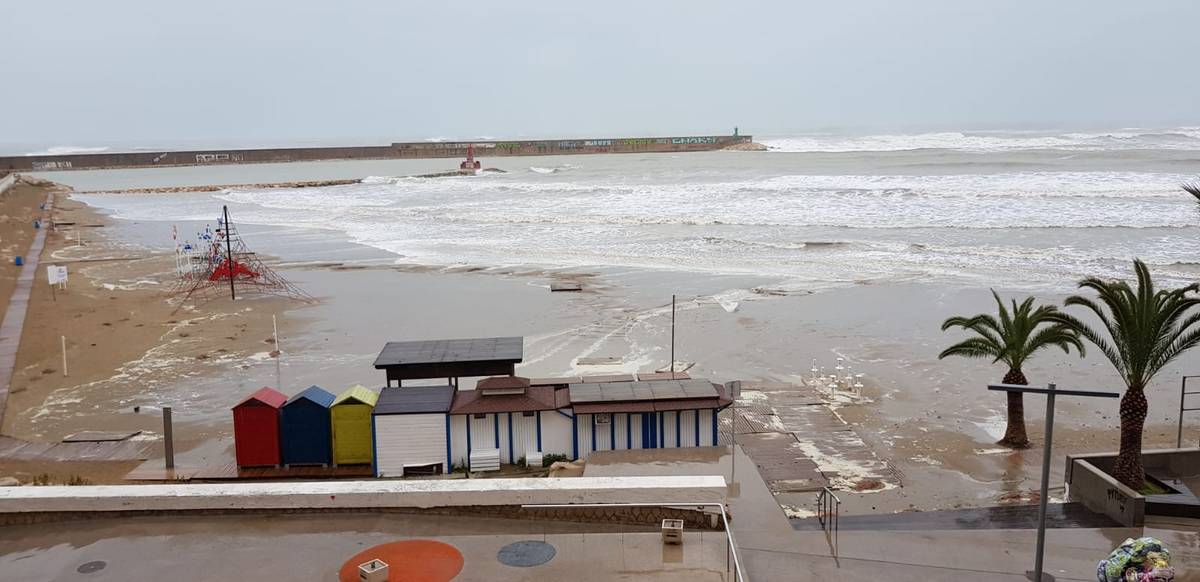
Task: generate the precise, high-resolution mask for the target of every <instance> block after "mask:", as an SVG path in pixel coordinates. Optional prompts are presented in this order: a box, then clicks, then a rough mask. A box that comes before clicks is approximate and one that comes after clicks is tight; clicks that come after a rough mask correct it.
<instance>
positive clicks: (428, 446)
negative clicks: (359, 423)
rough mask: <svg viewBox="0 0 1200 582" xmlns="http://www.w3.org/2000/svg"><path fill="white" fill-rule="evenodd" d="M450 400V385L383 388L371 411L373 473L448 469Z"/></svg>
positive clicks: (402, 473) (388, 474)
mask: <svg viewBox="0 0 1200 582" xmlns="http://www.w3.org/2000/svg"><path fill="white" fill-rule="evenodd" d="M453 399H454V387H453V386H406V387H404V388H400V387H388V388H384V389H383V391H382V392H380V394H379V400H378V402H376V403H375V409H374V411H373V412H372V414H371V432H372V433H373V434H374V435H375V445H374V447H375V451H374V453H375V454H374V457H375V476H376V477H400V476H403V475H404V474H405V473H414V472H420V473H427V472H436V473H446V472H449V471H450V470H451V469H452V465H451V458H450V448H449V438H450V417H449V415H448V414H447V413H448V412H449V411H450V403H451V402H452V401H453Z"/></svg>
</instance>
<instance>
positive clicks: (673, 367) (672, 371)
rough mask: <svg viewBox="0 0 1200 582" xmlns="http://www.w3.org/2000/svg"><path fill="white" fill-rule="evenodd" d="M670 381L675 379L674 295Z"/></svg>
mask: <svg viewBox="0 0 1200 582" xmlns="http://www.w3.org/2000/svg"><path fill="white" fill-rule="evenodd" d="M671 379H672V380H674V379H675V295H674V294H671Z"/></svg>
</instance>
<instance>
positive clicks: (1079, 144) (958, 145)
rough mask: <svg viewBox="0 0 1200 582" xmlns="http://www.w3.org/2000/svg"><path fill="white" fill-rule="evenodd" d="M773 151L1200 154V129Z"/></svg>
mask: <svg viewBox="0 0 1200 582" xmlns="http://www.w3.org/2000/svg"><path fill="white" fill-rule="evenodd" d="M762 143H763V144H764V145H766V146H767V147H768V148H769V149H770V150H771V151H777V152H814V153H815V152H826V153H845V152H894V151H914V150H957V151H966V152H1006V151H1017V150H1073V151H1103V150H1130V149H1151V150H1154V149H1166V150H1200V128H1196V127H1180V128H1171V129H1164V130H1120V131H1111V132H1096V133H1081V132H1074V133H1059V134H1054V133H1046V132H974V133H972V132H935V133H918V134H881V135H865V136H840V135H832V134H814V135H804V136H795V137H786V138H779V139H767V140H763V142H762Z"/></svg>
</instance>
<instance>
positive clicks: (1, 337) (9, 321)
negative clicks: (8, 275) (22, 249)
mask: <svg viewBox="0 0 1200 582" xmlns="http://www.w3.org/2000/svg"><path fill="white" fill-rule="evenodd" d="M52 200H53V194H47V195H46V208H45V210H44V212H43V213H42V216H43V217H45V216H49V214H50V211H51V205H52V204H53V202H52ZM42 222H43V224H44V223H45V222H46V221H45V220H43V221H42ZM45 244H46V229H45V228H39V229H38V231H37V234H35V235H34V237H33V243H32V244H30V245H29V251H28V252H26V253H25V264H24V265H23V266H22V267H21V274H20V275H19V276H18V277H17V284H16V285H15V286H13V292H12V297H11V298H10V299H9V300H8V310H7V311H5V312H4V322H3V323H0V420H3V419H4V411H5V410H6V409H7V408H8V392H9V389H10V388H11V385H12V376H13V367H15V366H16V364H17V348H19V347H21V330H23V329H24V328H25V312H26V311H28V310H29V298H30V296H31V295H32V294H33V282H34V280H36V279H37V269H38V259H40V258H41V256H42V247H43V246H45Z"/></svg>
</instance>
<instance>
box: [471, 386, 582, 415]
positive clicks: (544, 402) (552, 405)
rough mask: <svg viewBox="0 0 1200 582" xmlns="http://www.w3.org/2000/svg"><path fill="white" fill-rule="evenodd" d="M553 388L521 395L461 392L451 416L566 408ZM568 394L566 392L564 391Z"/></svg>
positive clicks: (564, 401) (563, 401)
mask: <svg viewBox="0 0 1200 582" xmlns="http://www.w3.org/2000/svg"><path fill="white" fill-rule="evenodd" d="M557 392H558V391H557V390H555V389H554V387H553V386H536V387H533V388H529V389H527V390H526V391H525V392H523V393H520V394H498V395H491V394H487V391H486V390H460V391H459V392H458V393H457V394H455V395H454V405H453V406H451V407H450V414H488V413H493V412H533V411H536V410H554V409H557V408H565V407H566V406H567V405H569V402H567V401H566V399H565V398H563V399H561V400H562V403H561V404H562V406H560V405H559V404H560V403H559V400H560V399H558V398H556V396H557ZM562 392H564V393H565V392H566V390H562Z"/></svg>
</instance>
